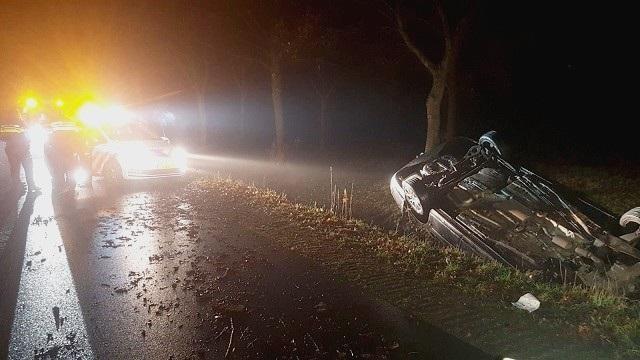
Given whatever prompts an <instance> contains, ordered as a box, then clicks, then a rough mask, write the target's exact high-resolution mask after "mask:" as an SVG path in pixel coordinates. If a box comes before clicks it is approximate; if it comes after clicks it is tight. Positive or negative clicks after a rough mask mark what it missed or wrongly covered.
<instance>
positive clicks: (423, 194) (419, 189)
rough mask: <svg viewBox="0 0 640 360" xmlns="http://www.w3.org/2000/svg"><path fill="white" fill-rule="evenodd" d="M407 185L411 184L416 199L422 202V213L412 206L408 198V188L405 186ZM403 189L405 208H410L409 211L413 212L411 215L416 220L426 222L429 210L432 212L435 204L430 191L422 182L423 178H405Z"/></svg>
mask: <svg viewBox="0 0 640 360" xmlns="http://www.w3.org/2000/svg"><path fill="white" fill-rule="evenodd" d="M406 186H409V187H410V188H411V189H413V192H414V193H415V195H416V198H417V199H416V200H418V201H419V202H420V206H421V207H422V213H420V212H418V211H416V209H414V207H413V206H411V204H410V200H408V199H407V198H408V194H407V189H406V188H405V187H406ZM403 189H404V190H405V203H404V205H403V208H404V209H408V210H409V213H411V215H412V216H413V217H414V218H415V219H416V220H418V221H420V222H421V223H426V222H427V221H428V220H429V212H431V209H432V207H433V206H432V196H430V193H429V191H427V189H426V187H425V186H424V184H422V180H420V179H417V178H415V179H409V180H408V181H406V180H405V182H404V184H403Z"/></svg>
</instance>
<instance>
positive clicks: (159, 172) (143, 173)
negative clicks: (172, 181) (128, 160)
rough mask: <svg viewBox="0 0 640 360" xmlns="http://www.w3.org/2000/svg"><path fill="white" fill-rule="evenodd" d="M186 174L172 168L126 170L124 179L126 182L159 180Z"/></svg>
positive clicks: (183, 171)
mask: <svg viewBox="0 0 640 360" xmlns="http://www.w3.org/2000/svg"><path fill="white" fill-rule="evenodd" d="M185 173H186V171H185V170H184V169H179V168H172V169H144V170H142V169H128V170H127V171H126V172H125V174H124V178H125V179H126V180H137V179H160V178H168V177H179V176H183V175H184V174H185Z"/></svg>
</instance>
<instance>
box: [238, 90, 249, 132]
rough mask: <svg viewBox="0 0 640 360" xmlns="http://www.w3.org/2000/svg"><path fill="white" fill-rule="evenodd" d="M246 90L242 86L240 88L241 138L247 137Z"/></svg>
mask: <svg viewBox="0 0 640 360" xmlns="http://www.w3.org/2000/svg"><path fill="white" fill-rule="evenodd" d="M246 102H247V90H246V89H245V88H244V87H243V88H242V89H241V90H240V114H239V116H240V134H241V136H242V137H243V138H245V137H247V115H246V113H247V111H246Z"/></svg>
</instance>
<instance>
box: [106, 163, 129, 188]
mask: <svg viewBox="0 0 640 360" xmlns="http://www.w3.org/2000/svg"><path fill="white" fill-rule="evenodd" d="M103 175H104V182H105V185H106V187H107V188H109V189H117V188H120V187H121V186H122V185H123V183H124V178H123V177H122V168H121V167H120V164H118V162H117V161H110V162H109V163H107V165H106V166H105V168H104V174H103Z"/></svg>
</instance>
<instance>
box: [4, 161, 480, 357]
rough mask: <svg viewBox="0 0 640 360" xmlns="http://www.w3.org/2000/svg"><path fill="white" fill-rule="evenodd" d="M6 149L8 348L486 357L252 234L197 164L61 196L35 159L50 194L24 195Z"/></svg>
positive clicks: (220, 165)
mask: <svg viewBox="0 0 640 360" xmlns="http://www.w3.org/2000/svg"><path fill="white" fill-rule="evenodd" d="M0 158H2V160H0V169H1V170H0V176H2V178H1V179H0V184H3V186H2V187H0V196H1V202H0V204H1V206H0V226H1V229H0V291H1V296H0V358H5V357H6V358H9V359H32V358H36V359H48V358H83V359H92V358H98V359H143V358H148V359H186V358H225V357H229V358H367V357H369V358H387V357H391V358H483V357H486V355H485V354H483V353H481V352H479V351H478V350H476V349H474V348H472V347H470V346H468V345H466V344H465V343H463V342H461V341H459V340H457V339H456V338H453V337H451V336H449V335H447V334H446V333H444V332H441V331H439V330H438V329H437V328H435V327H432V326H430V325H426V324H416V323H415V322H414V321H412V320H411V319H410V318H408V317H406V315H404V314H403V313H401V312H399V311H398V310H397V309H395V308H394V307H392V306H389V305H387V304H384V303H381V302H378V301H376V300H375V299H370V298H368V297H367V295H366V294H365V293H363V292H361V291H360V290H358V289H355V288H353V287H351V286H350V285H349V284H345V283H344V282H342V281H340V279H336V278H335V277H334V276H333V275H332V274H330V273H328V272H327V271H326V270H325V269H324V268H323V267H322V266H320V265H319V264H315V263H313V261H310V260H306V259H303V258H301V257H299V256H298V255H296V254H295V253H293V252H292V251H289V250H288V249H281V248H278V247H276V246H275V245H274V244H273V243H272V242H271V241H269V239H266V238H261V237H260V236H255V233H254V232H252V230H251V226H252V225H251V224H252V221H249V220H250V219H248V218H247V215H246V214H245V213H243V210H242V207H241V206H239V205H238V204H234V203H232V202H228V199H227V200H225V198H224V197H221V198H219V199H217V198H216V199H210V200H211V201H208V202H205V203H203V202H202V199H200V198H198V197H197V196H194V195H193V192H191V191H190V190H193V184H192V183H191V177H192V176H188V177H187V178H185V179H181V180H179V181H172V182H152V183H149V184H139V185H135V186H133V187H132V188H131V189H128V190H127V191H124V192H121V193H118V194H116V195H113V194H112V193H109V192H106V191H104V189H102V188H101V186H100V184H99V183H97V184H94V188H93V189H82V190H80V191H79V192H78V194H76V196H75V197H69V196H58V195H55V194H53V195H52V192H51V188H50V186H49V185H48V184H49V179H48V172H47V170H46V167H45V166H44V164H43V162H42V160H41V159H35V168H36V177H37V180H38V182H39V185H41V186H42V193H41V194H27V195H16V194H15V192H11V191H8V190H7V189H6V185H7V181H6V179H7V178H6V175H7V174H6V162H5V159H4V152H3V153H2V155H1V156H0ZM203 161H204V162H207V164H206V166H204V164H202V162H203ZM200 162H201V164H200V166H198V167H199V168H200V172H203V171H204V172H214V171H222V172H224V171H225V169H229V168H230V166H229V163H228V162H225V161H224V160H219V161H215V160H212V159H208V160H207V159H200ZM196 164H197V162H196ZM239 166H241V165H239V164H238V162H233V168H234V171H241V170H239ZM250 167H251V168H253V169H254V170H255V166H250ZM318 171H324V170H318ZM255 176H256V177H258V176H259V175H255ZM303 182H304V181H303V179H300V180H297V181H296V183H303ZM298 185H300V184H298ZM263 221H264V219H263Z"/></svg>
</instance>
